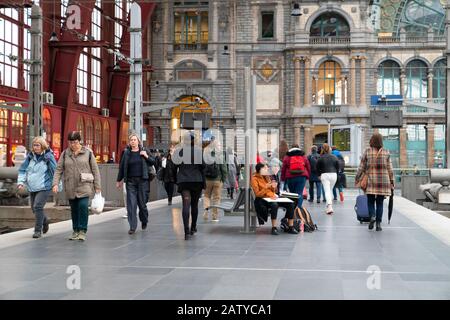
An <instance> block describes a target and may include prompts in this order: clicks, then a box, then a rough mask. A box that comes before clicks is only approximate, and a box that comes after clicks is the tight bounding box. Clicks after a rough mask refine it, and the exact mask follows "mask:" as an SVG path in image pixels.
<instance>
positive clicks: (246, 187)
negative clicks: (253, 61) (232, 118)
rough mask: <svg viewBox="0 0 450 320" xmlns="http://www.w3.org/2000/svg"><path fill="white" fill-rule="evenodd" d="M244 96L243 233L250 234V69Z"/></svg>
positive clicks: (247, 70)
mask: <svg viewBox="0 0 450 320" xmlns="http://www.w3.org/2000/svg"><path fill="white" fill-rule="evenodd" d="M244 70H245V71H244V88H245V91H246V95H245V127H244V131H245V146H244V148H245V168H244V170H245V173H244V174H245V181H244V194H245V202H244V232H245V233H250V148H249V147H250V136H249V134H248V133H249V132H250V126H251V120H250V118H251V115H250V114H251V96H250V72H251V71H250V68H249V67H245V68H244Z"/></svg>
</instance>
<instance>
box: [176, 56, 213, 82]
mask: <svg viewBox="0 0 450 320" xmlns="http://www.w3.org/2000/svg"><path fill="white" fill-rule="evenodd" d="M174 69H175V77H176V80H193V79H198V80H201V79H205V78H206V66H205V65H203V64H201V63H200V62H198V61H195V60H186V61H182V62H180V63H178V64H177V65H176V66H175V67H174Z"/></svg>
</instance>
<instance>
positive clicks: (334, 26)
mask: <svg viewBox="0 0 450 320" xmlns="http://www.w3.org/2000/svg"><path fill="white" fill-rule="evenodd" d="M309 35H310V36H312V37H350V26H349V25H348V23H347V21H346V20H345V19H344V18H343V17H342V16H340V15H339V14H337V13H325V14H323V15H321V16H319V17H318V18H317V19H316V20H314V22H313V24H312V25H311V29H310V33H309Z"/></svg>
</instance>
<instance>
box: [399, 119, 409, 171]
mask: <svg viewBox="0 0 450 320" xmlns="http://www.w3.org/2000/svg"><path fill="white" fill-rule="evenodd" d="M399 138H400V168H406V167H407V166H408V158H407V155H406V127H401V128H400V137H399Z"/></svg>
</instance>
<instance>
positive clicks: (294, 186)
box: [287, 177, 306, 208]
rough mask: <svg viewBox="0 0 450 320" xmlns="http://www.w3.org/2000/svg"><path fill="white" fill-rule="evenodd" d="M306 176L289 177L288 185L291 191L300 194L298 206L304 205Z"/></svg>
mask: <svg viewBox="0 0 450 320" xmlns="http://www.w3.org/2000/svg"><path fill="white" fill-rule="evenodd" d="M305 184H306V177H295V178H291V179H287V185H288V188H289V191H290V192H293V193H296V194H298V203H297V207H299V208H301V207H302V205H303V189H305Z"/></svg>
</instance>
